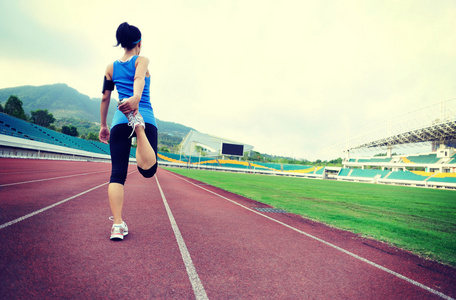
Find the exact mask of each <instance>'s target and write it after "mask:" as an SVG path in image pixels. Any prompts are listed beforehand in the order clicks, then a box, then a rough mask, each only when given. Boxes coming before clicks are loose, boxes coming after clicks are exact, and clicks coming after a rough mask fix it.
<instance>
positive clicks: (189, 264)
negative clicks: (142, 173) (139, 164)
mask: <svg viewBox="0 0 456 300" xmlns="http://www.w3.org/2000/svg"><path fill="white" fill-rule="evenodd" d="M155 180H156V181H157V185H158V189H159V190H160V194H161V196H162V199H163V203H164V205H165V208H166V213H167V214H168V218H169V221H170V222H171V227H172V228H173V231H174V236H175V237H176V240H177V244H178V246H179V250H180V253H181V256H182V259H183V261H184V264H185V269H186V270H187V275H188V279H189V280H190V283H191V284H192V288H193V293H194V294H195V298H196V299H197V300H199V299H209V298H208V297H207V294H206V291H205V290H204V286H203V284H202V283H201V280H200V278H199V276H198V273H197V272H196V269H195V265H194V264H193V261H192V258H191V256H190V253H189V252H188V249H187V246H186V245H185V241H184V238H183V237H182V234H181V232H180V230H179V227H177V223H176V220H175V219H174V216H173V213H172V212H171V209H170V207H169V205H168V201H166V197H165V194H164V193H163V190H162V188H161V186H160V183H159V182H158V177H157V175H155Z"/></svg>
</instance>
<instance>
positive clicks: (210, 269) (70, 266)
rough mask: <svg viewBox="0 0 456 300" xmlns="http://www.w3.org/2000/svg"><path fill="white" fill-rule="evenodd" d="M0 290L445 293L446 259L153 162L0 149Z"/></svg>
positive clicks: (218, 295)
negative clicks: (115, 221) (112, 204)
mask: <svg viewBox="0 0 456 300" xmlns="http://www.w3.org/2000/svg"><path fill="white" fill-rule="evenodd" d="M0 166H1V168H0V240H1V242H0V262H1V265H0V297H1V298H2V299H15V298H19V299H42V298H54V299H55V298H58V299H61V298H63V299H66V298H78V299H207V298H208V299H441V298H444V299H452V298H455V297H456V270H455V269H454V268H450V267H446V266H442V265H440V264H437V263H434V262H430V261H426V260H422V259H420V258H418V257H416V256H414V255H411V254H410V253H408V252H405V251H402V250H400V249H396V248H392V247H388V246H386V245H384V244H381V243H377V242H375V241H372V240H368V239H363V238H360V237H358V236H356V235H354V234H351V233H348V232H345V231H340V230H336V229H332V228H329V227H326V226H323V225H321V224H319V223H315V222H311V221H309V220H306V219H303V218H301V217H298V216H295V215H292V214H287V213H273V212H259V211H258V210H256V209H254V208H258V207H267V206H265V205H262V204H260V203H257V202H254V201H252V200H249V199H246V198H243V197H241V196H238V195H234V194H230V193H227V192H225V191H222V190H220V189H217V188H214V187H211V186H207V185H204V184H202V183H200V182H196V181H194V180H189V179H186V178H183V177H180V176H177V175H174V174H172V173H170V172H168V171H165V170H163V169H159V171H158V173H157V175H156V176H155V177H154V178H152V179H144V178H142V177H141V175H140V174H139V173H138V172H137V171H136V167H135V166H130V172H131V173H130V174H129V176H128V179H127V183H126V199H125V204H124V215H123V217H124V220H125V221H126V222H127V223H128V226H129V230H130V234H129V235H128V236H127V237H125V239H124V240H123V241H121V242H114V241H110V240H109V233H110V227H111V223H112V222H111V221H109V219H108V218H109V216H110V215H111V214H110V210H109V205H108V201H107V180H108V178H109V173H110V164H108V163H93V162H64V161H45V160H20V159H0Z"/></svg>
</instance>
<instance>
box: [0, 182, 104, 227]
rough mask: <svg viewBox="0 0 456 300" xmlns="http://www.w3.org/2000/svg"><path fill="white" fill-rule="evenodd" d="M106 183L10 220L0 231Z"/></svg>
mask: <svg viewBox="0 0 456 300" xmlns="http://www.w3.org/2000/svg"><path fill="white" fill-rule="evenodd" d="M108 183H109V182H105V183H103V184H100V185H98V186H96V187H93V188H91V189H88V190H86V191H84V192H82V193H79V194H77V195H74V196H71V197H69V198H66V199H64V200H62V201H59V202H56V203H54V204H51V205H49V206H46V207H45V208H42V209H40V210H37V211H34V212H32V213H30V214H28V215H25V216H23V217H20V218H17V219H14V220H12V221H9V222H7V223H4V224H2V225H0V229H3V228H5V227H8V226H11V225H13V224H15V223H17V222H20V221H24V220H25V219H28V218H30V217H33V216H34V215H37V214H39V213H42V212H43V211H46V210H48V209H51V208H53V207H56V206H57V205H60V204H62V203H65V202H67V201H70V200H71V199H74V198H77V197H79V196H82V195H84V194H87V193H89V192H91V191H93V190H96V189H98V188H99V187H102V186H104V185H107V184H108Z"/></svg>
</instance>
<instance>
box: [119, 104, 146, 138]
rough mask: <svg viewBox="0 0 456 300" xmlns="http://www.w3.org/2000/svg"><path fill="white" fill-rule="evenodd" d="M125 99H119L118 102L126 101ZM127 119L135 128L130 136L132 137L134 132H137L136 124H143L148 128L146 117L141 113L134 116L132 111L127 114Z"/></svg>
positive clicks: (129, 124)
mask: <svg viewBox="0 0 456 300" xmlns="http://www.w3.org/2000/svg"><path fill="white" fill-rule="evenodd" d="M124 100H125V99H122V100H117V103H118V104H119V105H120V104H122V102H123V101H124ZM127 119H128V126H131V127H132V128H133V130H132V132H131V133H130V136H129V137H128V138H130V137H131V136H132V135H133V133H134V132H135V129H136V126H139V125H141V126H142V127H144V128H146V123H145V122H144V118H143V117H142V115H141V114H140V113H139V111H138V113H137V114H136V116H133V112H130V113H129V114H128V115H127Z"/></svg>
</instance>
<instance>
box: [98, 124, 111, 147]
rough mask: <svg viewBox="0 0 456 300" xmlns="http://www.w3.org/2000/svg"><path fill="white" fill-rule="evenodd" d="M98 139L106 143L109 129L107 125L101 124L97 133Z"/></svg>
mask: <svg viewBox="0 0 456 300" xmlns="http://www.w3.org/2000/svg"><path fill="white" fill-rule="evenodd" d="M98 139H99V140H100V142H102V143H104V144H108V141H109V129H108V127H107V126H101V128H100V132H99V133H98Z"/></svg>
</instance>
